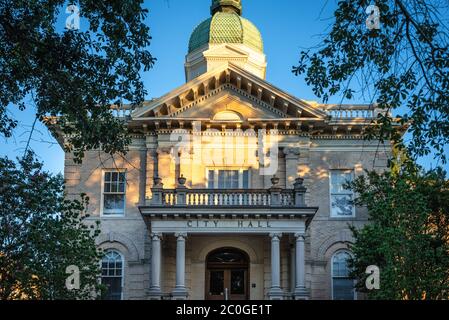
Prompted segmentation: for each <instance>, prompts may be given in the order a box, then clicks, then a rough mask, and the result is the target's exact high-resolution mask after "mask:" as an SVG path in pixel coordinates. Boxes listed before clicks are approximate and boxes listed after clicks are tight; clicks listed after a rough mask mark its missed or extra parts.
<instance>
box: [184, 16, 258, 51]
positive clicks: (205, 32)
mask: <svg viewBox="0 0 449 320" xmlns="http://www.w3.org/2000/svg"><path fill="white" fill-rule="evenodd" d="M222 43H241V44H245V45H247V46H249V47H251V48H253V49H255V50H257V51H259V52H263V41H262V36H261V35H260V32H259V30H258V29H257V28H256V26H255V25H254V24H252V23H251V22H250V21H249V20H247V19H245V18H242V17H241V16H240V15H238V14H237V13H236V12H227V11H217V12H215V14H214V15H213V17H211V18H209V19H207V20H206V21H203V22H202V23H200V24H199V25H198V26H197V27H196V28H195V30H193V33H192V36H191V37H190V42H189V53H191V52H193V51H195V50H196V49H199V48H201V47H202V46H204V45H206V44H222Z"/></svg>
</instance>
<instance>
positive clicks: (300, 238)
mask: <svg viewBox="0 0 449 320" xmlns="http://www.w3.org/2000/svg"><path fill="white" fill-rule="evenodd" d="M295 238H296V241H305V240H306V235H305V234H304V233H302V232H297V233H295Z"/></svg>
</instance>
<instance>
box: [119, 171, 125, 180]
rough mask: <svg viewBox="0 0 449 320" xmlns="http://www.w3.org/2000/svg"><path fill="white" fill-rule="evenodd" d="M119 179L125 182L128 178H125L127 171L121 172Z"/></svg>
mask: <svg viewBox="0 0 449 320" xmlns="http://www.w3.org/2000/svg"><path fill="white" fill-rule="evenodd" d="M119 181H120V182H125V181H126V180H125V173H124V172H120V174H119Z"/></svg>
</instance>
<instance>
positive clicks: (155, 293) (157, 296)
mask: <svg viewBox="0 0 449 320" xmlns="http://www.w3.org/2000/svg"><path fill="white" fill-rule="evenodd" d="M148 298H149V299H150V300H162V291H161V288H151V289H150V290H149V291H148Z"/></svg>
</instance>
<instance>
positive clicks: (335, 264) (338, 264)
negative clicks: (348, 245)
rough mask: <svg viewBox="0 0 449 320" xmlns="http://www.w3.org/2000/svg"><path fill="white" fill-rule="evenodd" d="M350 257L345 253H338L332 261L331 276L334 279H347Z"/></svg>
mask: <svg viewBox="0 0 449 320" xmlns="http://www.w3.org/2000/svg"><path fill="white" fill-rule="evenodd" d="M350 259H351V256H350V254H349V253H347V252H338V253H336V254H335V255H334V257H333V259H332V272H333V273H332V275H333V276H334V277H349V273H350V269H349V260H350Z"/></svg>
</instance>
